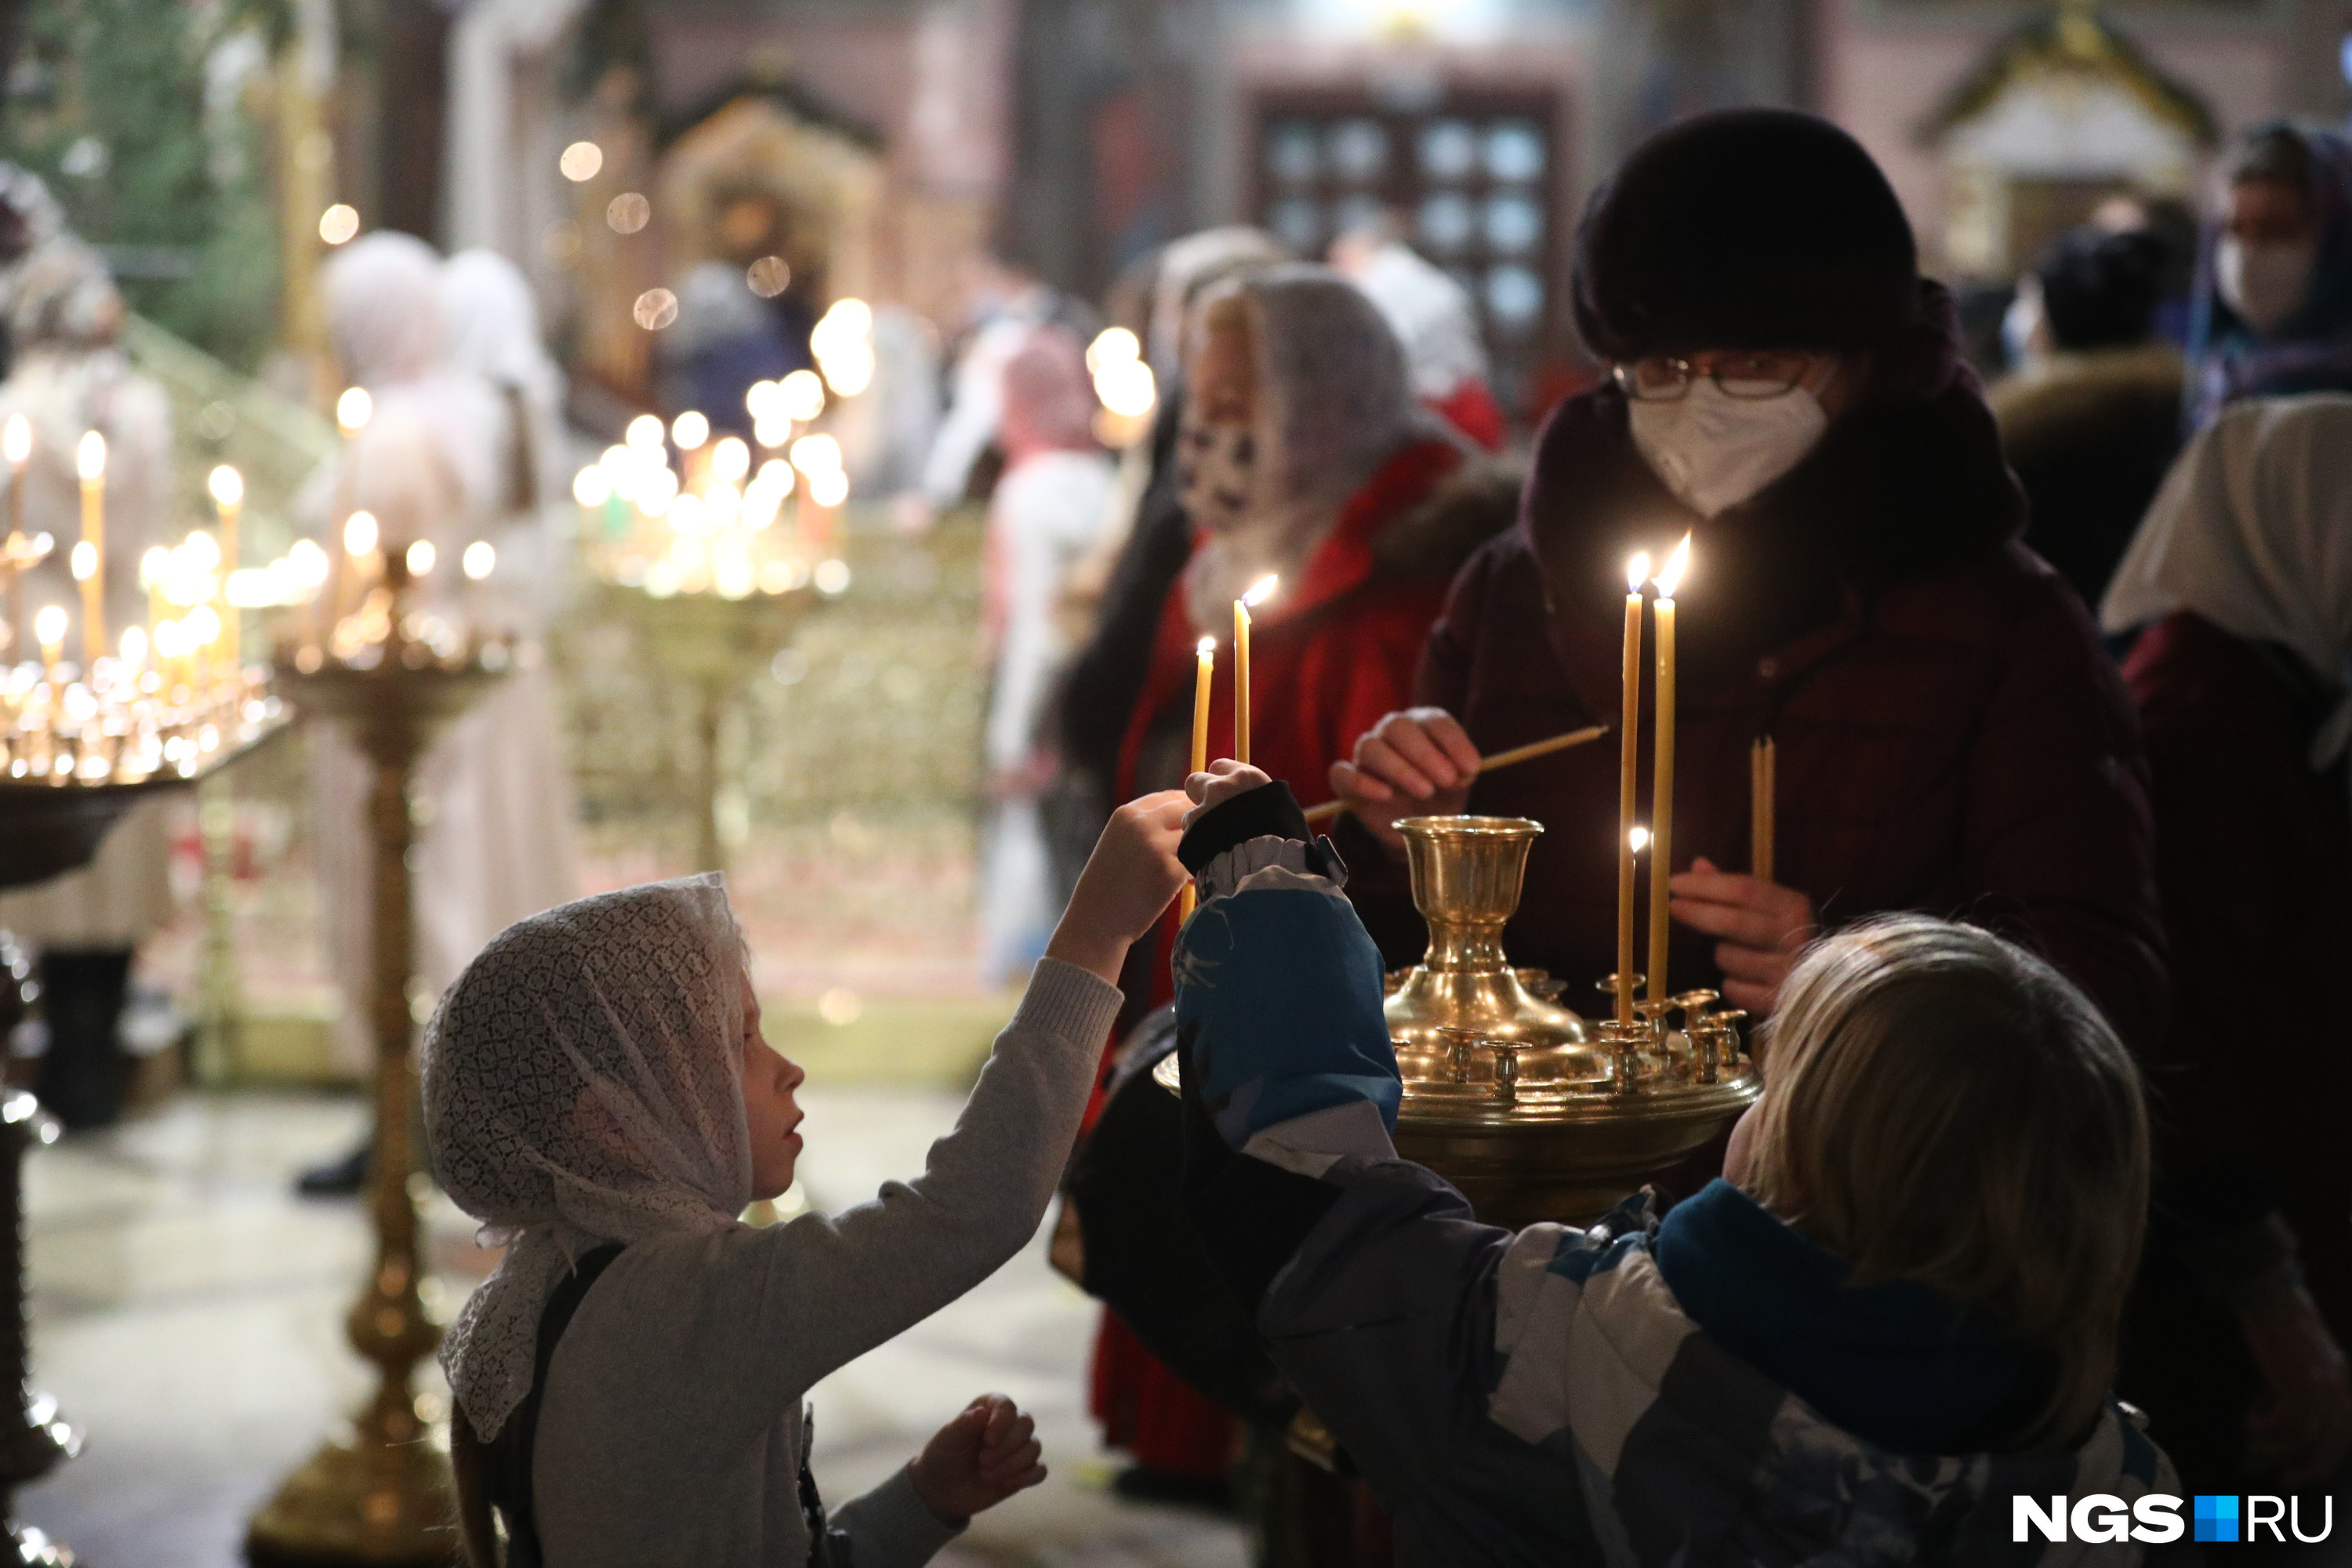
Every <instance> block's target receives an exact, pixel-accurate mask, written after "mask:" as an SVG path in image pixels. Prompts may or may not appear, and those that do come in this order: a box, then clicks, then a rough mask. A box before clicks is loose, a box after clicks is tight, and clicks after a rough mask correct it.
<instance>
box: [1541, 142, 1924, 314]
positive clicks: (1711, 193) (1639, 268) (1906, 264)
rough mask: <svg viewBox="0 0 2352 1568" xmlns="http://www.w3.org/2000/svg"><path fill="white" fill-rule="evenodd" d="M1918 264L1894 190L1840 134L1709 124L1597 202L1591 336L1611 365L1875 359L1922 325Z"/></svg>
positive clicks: (1583, 307) (1584, 291)
mask: <svg viewBox="0 0 2352 1568" xmlns="http://www.w3.org/2000/svg"><path fill="white" fill-rule="evenodd" d="M1918 260H1919V258H1918V251H1917V247H1916V246H1915V244H1914V243H1913V240H1912V237H1911V224H1910V220H1909V219H1907V218H1906V217H1905V216H1904V214H1903V206H1902V204H1901V203H1900V202H1898V201H1896V200H1895V190H1894V187H1892V186H1891V185H1889V184H1887V183H1886V176H1885V174H1881V173H1880V172H1879V168H1878V165H1877V164H1876V163H1873V162H1872V161H1871V157H1870V154H1869V153H1865V152H1864V151H1863V148H1862V144H1861V143H1860V142H1856V141H1855V140H1854V139H1853V137H1851V136H1849V135H1847V134H1846V133H1845V132H1843V131H1841V130H1839V129H1838V128H1837V127H1836V126H1834V125H1832V124H1831V123H1830V122H1829V121H1826V120H1821V119H1817V118H1815V117H1814V116H1812V115H1810V114H1799V113H1797V112H1795V111H1793V110H1785V109H1735V110H1724V111H1721V112H1718V113H1713V114H1701V115H1696V116H1694V117H1692V118H1691V119H1688V120H1685V121H1680V122H1678V123H1676V124H1674V125H1670V126H1668V127H1667V128H1666V129H1665V130H1664V131H1661V132H1658V133H1657V134H1656V135H1654V136H1653V137H1651V138H1650V139H1649V140H1648V141H1647V142H1643V144H1642V145H1641V146H1640V147H1638V148H1636V149H1635V150H1634V152H1633V156H1632V157H1631V158H1628V159H1627V160H1626V161H1625V165H1624V167H1623V168H1622V169H1620V170H1619V171H1618V172H1617V174H1615V176H1614V177H1612V179H1610V180H1609V181H1608V182H1607V183H1606V184H1603V185H1601V188H1600V189H1598V190H1596V191H1595V192H1593V194H1592V199H1591V202H1590V203H1588V204H1587V205H1586V206H1585V209H1584V221H1583V223H1582V225H1581V226H1580V228H1579V229H1578V231H1577V237H1576V274H1575V279H1574V284H1573V286H1574V291H1575V300H1576V324H1577V327H1578V329H1579V330H1580V331H1582V332H1583V334H1584V341H1585V342H1586V343H1587V344H1589V345H1590V346H1591V349H1592V351H1593V352H1594V353H1597V354H1600V355H1601V356H1602V357H1603V358H1605V359H1612V360H1628V359H1637V358H1639V357H1641V356H1642V355H1643V354H1654V353H1691V352H1694V351H1696V350H1700V349H1725V348H1747V349H1866V348H1871V347H1874V346H1876V345H1878V344H1882V343H1885V342H1888V341H1890V340H1892V339H1894V338H1895V337H1897V336H1899V335H1901V334H1902V332H1903V331H1905V330H1906V328H1907V327H1908V326H1909V325H1910V324H1911V321H1912V315H1913V311H1914V309H1915V306H1916V300H1917V298H1918Z"/></svg>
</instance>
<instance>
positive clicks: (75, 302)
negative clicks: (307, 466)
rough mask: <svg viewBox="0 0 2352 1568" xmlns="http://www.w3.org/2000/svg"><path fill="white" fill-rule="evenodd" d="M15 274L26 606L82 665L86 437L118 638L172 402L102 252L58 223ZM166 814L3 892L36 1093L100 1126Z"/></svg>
mask: <svg viewBox="0 0 2352 1568" xmlns="http://www.w3.org/2000/svg"><path fill="white" fill-rule="evenodd" d="M25 178H26V179H29V178H30V176H25ZM8 282H9V297H8V332H9V336H10V338H11V340H12V342H13V343H14V346H15V364H14V366H13V368H12V370H11V372H10V374H9V376H8V379H7V381H6V382H5V383H0V424H5V421H6V420H7V419H9V418H11V417H14V416H20V415H21V416H23V417H24V418H25V419H26V420H27V421H28V422H29V425H30V428H31V432H32V437H33V441H32V453H31V457H30V458H29V459H28V461H27V463H26V468H25V474H24V481H23V482H24V485H25V527H26V531H28V532H33V533H41V532H46V533H47V534H49V535H50V536H51V537H52V538H53V539H54V540H55V541H56V545H55V548H53V549H52V550H51V551H50V552H49V557H48V559H47V561H46V562H44V563H42V564H41V565H40V566H39V567H38V568H37V569H36V570H35V571H33V572H31V573H29V574H26V579H25V585H24V595H23V599H24V604H25V609H26V616H27V618H29V617H30V616H32V615H33V614H34V613H35V612H36V611H37V610H38V609H39V608H40V607H41V606H44V605H64V606H66V607H67V609H68V611H69V612H70V614H71V616H72V625H71V629H70V631H69V632H68V637H67V641H66V649H67V658H68V660H69V661H70V662H72V663H74V664H76V665H79V664H80V663H81V662H82V630H81V618H82V617H81V597H80V587H79V584H77V583H76V582H75V581H74V579H73V576H72V574H71V572H70V570H69V568H68V560H69V557H70V555H71V552H72V550H73V546H74V543H75V542H76V541H78V540H79V538H80V537H81V520H80V509H81V479H80V474H79V467H78V460H79V449H80V447H81V442H82V437H83V436H84V434H85V433H86V432H89V431H93V430H94V431H96V432H98V434H99V435H100V437H103V438H104V439H105V443H106V468H105V476H106V585H107V603H106V615H107V625H108V626H110V628H113V629H114V631H115V632H116V633H118V634H119V632H120V630H121V628H122V627H125V626H144V625H145V624H146V620H147V604H146V599H145V596H144V595H142V592H141V591H140V586H139V558H140V556H141V554H142V552H145V550H146V549H147V547H148V546H149V545H152V544H159V543H168V542H175V541H174V539H173V537H172V536H173V522H174V521H175V520H174V519H173V516H172V515H171V500H172V493H171V492H172V415H171V405H170V404H169V402H168V401H167V399H166V398H165V396H164V393H163V388H162V387H160V386H158V385H156V384H154V383H153V382H152V381H150V380H148V379H147V378H146V377H145V376H143V375H141V374H138V373H136V372H135V371H133V370H132V369H131V364H130V362H129V361H128V360H127V359H126V358H125V357H124V356H123V353H122V351H121V348H119V347H118V346H117V343H116V340H117V339H118V338H119V336H120V335H121V331H122V323H123V319H124V311H123V304H122V296H121V293H120V292H118V291H117V289H115V286H114V279H112V278H111V277H110V276H109V275H108V273H107V270H106V265H105V263H104V262H103V261H102V260H100V258H99V255H98V252H97V251H95V250H93V249H91V248H90V247H89V246H87V245H85V244H83V243H82V242H81V241H80V240H79V239H77V238H75V237H73V236H72V235H71V234H69V233H66V232H64V231H63V230H62V229H59V228H55V227H52V228H51V229H49V230H48V231H47V237H45V238H42V239H40V240H39V241H37V243H36V244H35V245H34V246H33V247H32V249H30V250H29V251H28V252H27V253H26V255H25V256H24V257H23V258H22V259H21V260H19V261H18V262H17V263H16V265H15V266H14V267H13V268H11V276H10V278H9V280H8ZM13 630H14V632H15V635H16V642H15V643H14V645H13V646H11V647H9V649H8V651H7V655H6V657H7V659H8V661H9V662H10V663H19V662H22V661H24V660H26V659H36V658H39V657H40V651H39V649H38V648H37V647H35V646H34V643H33V638H32V635H31V631H30V628H29V627H16V628H13ZM110 641H111V639H110ZM172 813H173V802H171V801H170V800H168V799H163V798H156V799H152V800H149V801H147V802H145V803H143V804H142V805H137V806H134V807H133V808H132V809H131V811H130V812H128V813H126V814H125V815H124V816H123V817H122V819H121V821H120V822H118V823H116V824H115V826H114V828H113V830H112V831H111V832H110V833H109V834H108V835H107V837H106V840H105V842H104V843H103V844H101V845H100V847H99V851H98V855H97V858H95V859H94V860H92V861H91V862H90V864H89V866H87V867H85V868H82V869H81V870H79V871H69V872H68V873H66V874H65V875H64V876H62V877H58V878H56V879H53V880H51V881H48V882H45V883H43V884H41V885H40V886H38V887H37V888H33V889H27V890H26V891H23V892H19V893H12V894H9V895H7V896H6V897H5V898H0V926H5V927H6V928H7V929H8V930H10V931H14V932H15V933H16V935H17V936H18V937H19V938H20V939H22V940H24V941H26V942H29V943H30V944H31V945H32V946H33V947H34V948H35V949H36V950H37V952H38V953H39V955H40V961H41V979H42V988H43V1002H42V1012H43V1016H44V1018H45V1020H46V1023H47V1033H48V1049H47V1053H46V1054H45V1056H44V1057H43V1059H42V1063H41V1069H40V1076H39V1080H38V1092H39V1094H40V1096H41V1099H42V1100H44V1101H45V1102H47V1104H48V1106H49V1107H50V1109H51V1110H55V1111H56V1112H57V1113H58V1116H59V1117H61V1118H62V1119H63V1120H64V1121H65V1122H66V1124H67V1125H68V1126H69V1127H95V1126H102V1125H104V1124H105V1123H107V1122H110V1121H113V1120H114V1118H115V1115H116V1112H117V1111H118V1110H119V1109H120V1099H121V1087H120V1086H121V1065H120V1063H121V1058H120V1056H119V1054H118V1050H117V1035H118V1032H119V1030H120V1027H121V1016H122V1008H123V1002H124V999H125V996H126V994H127V990H128V986H129V984H130V978H131V960H132V957H133V954H134V952H135V950H136V949H137V947H138V945H139V944H140V943H141V942H143V941H144V940H145V939H146V938H147V936H148V935H149V934H150V933H151V932H152V931H154V929H155V928H156V927H157V926H159V925H161V924H162V923H163V921H165V920H166V919H168V918H169V917H170V915H171V912H172V888H171V834H170V821H171V816H172Z"/></svg>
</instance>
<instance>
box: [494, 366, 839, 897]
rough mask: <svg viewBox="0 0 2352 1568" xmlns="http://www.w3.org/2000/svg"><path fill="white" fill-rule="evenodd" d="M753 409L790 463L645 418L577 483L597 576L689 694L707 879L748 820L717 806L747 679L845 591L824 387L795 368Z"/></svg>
mask: <svg viewBox="0 0 2352 1568" xmlns="http://www.w3.org/2000/svg"><path fill="white" fill-rule="evenodd" d="M812 390H813V391H814V396H813V397H812V395H811V393H812ZM746 402H747V404H749V405H750V411H751V414H752V416H753V418H754V420H755V421H756V425H755V428H754V431H753V434H754V436H755V437H756V438H757V440H758V442H759V445H760V447H761V450H763V451H764V450H781V451H782V452H783V453H784V456H782V457H772V458H766V459H765V460H756V455H755V453H754V452H753V450H752V448H751V446H749V445H748V444H747V443H745V442H744V441H743V440H742V439H741V438H740V437H736V436H720V437H718V438H717V439H715V440H714V439H713V438H712V430H711V425H710V421H709V419H708V418H707V417H706V416H704V415H702V414H701V413H699V412H698V411H695V410H688V411H687V412H686V413H684V414H681V415H679V416H677V418H676V419H674V420H672V421H671V422H670V424H669V425H668V426H664V425H663V424H662V422H661V421H660V420H659V419H657V418H656V417H655V416H652V415H650V414H646V415H640V416H637V417H636V418H635V419H633V420H631V421H630V423H629V425H628V427H627V430H626V431H625V436H624V439H623V442H622V444H621V445H618V446H614V447H607V448H606V449H605V451H604V455H603V456H602V457H601V458H598V459H597V461H596V462H594V463H593V464H591V465H589V466H588V467H586V468H582V469H581V470H580V472H579V473H578V474H577V475H576V476H575V477H574V478H573V479H572V499H573V500H575V501H577V502H578V503H579V504H580V506H581V508H582V510H583V513H584V516H583V527H582V530H581V536H582V540H583V546H584V549H585V553H586V558H587V565H588V567H589V570H590V572H591V573H592V574H593V575H594V576H595V577H596V578H598V579H600V580H601V582H602V583H603V584H604V592H605V594H606V595H608V597H609V598H610V600H611V602H612V605H613V607H614V610H615V611H616V612H617V613H618V615H619V616H622V617H623V618H625V620H627V621H628V622H630V623H632V624H633V625H634V626H635V630H636V633H637V639H636V640H637V644H638V646H639V647H640V648H641V649H642V651H643V653H644V654H645V656H646V659H647V661H648V662H649V663H651V664H652V665H654V666H655V667H656V668H659V669H660V670H661V671H663V672H664V673H665V674H666V675H667V676H669V677H671V678H672V679H676V680H677V681H678V682H679V683H681V684H683V685H684V686H686V687H687V688H688V692H689V693H690V696H689V699H688V700H689V701H690V702H691V704H692V706H693V710H694V720H695V722H694V735H695V752H696V755H695V758H694V763H693V768H692V776H694V777H695V778H696V780H697V788H696V792H695V793H696V795H697V800H698V807H699V809H698V812H697V815H696V822H695V842H694V847H693V850H692V854H693V858H694V864H695V868H696V869H698V870H719V869H722V868H724V867H725V865H726V858H727V850H728V843H729V839H730V825H731V824H735V823H738V822H740V816H739V815H738V814H735V813H732V812H730V811H728V810H725V809H723V806H722V803H723V799H724V797H725V796H726V795H727V794H728V792H729V789H730V778H731V777H732V774H733V768H732V766H731V764H730V762H729V761H728V760H727V759H726V758H724V757H722V755H721V752H722V749H723V748H722V745H721V737H722V734H723V732H724V731H725V729H726V724H725V720H726V717H727V715H728V713H729V711H730V709H731V707H732V705H733V704H734V703H735V701H736V700H737V699H738V697H739V695H740V691H741V689H742V686H743V684H744V682H745V681H746V680H748V679H750V678H751V675H752V674H753V673H754V672H755V671H757V670H759V669H761V668H764V667H765V666H766V665H767V664H768V663H769V661H770V660H772V658H774V657H775V655H776V654H777V653H778V652H780V651H781V650H782V648H783V647H784V646H785V645H786V644H787V643H789V642H790V641H791V640H792V638H793V637H794V636H795V635H796V633H797V631H798V628H799V626H800V622H801V619H802V617H803V616H805V615H806V614H807V613H808V612H809V611H810V610H811V609H812V608H814V607H815V606H816V605H820V604H824V603H829V602H831V601H834V600H836V599H839V598H840V597H841V596H842V595H844V594H845V593H847V592H848V590H849V585H850V571H849V565H848V563H847V562H845V561H844V560H843V559H842V558H841V556H840V554H839V553H838V551H837V548H836V542H835V520H836V518H837V516H838V513H839V511H840V510H841V508H842V506H843V505H844V504H845V502H846V501H847V500H848V497H849V478H848V474H847V471H846V469H845V467H844V463H845V458H844V455H843V453H842V449H841V444H840V442H838V441H837V440H835V438H834V437H831V436H829V435H825V434H824V433H822V432H813V431H808V430H806V429H805V426H806V425H807V423H808V422H809V421H811V420H813V419H814V418H816V417H817V416H818V415H819V414H821V413H822V412H823V410H824V385H823V384H822V383H821V382H819V381H818V380H817V378H816V376H815V375H814V373H804V372H797V371H796V372H794V373H793V374H792V375H788V376H786V377H784V378H783V380H782V382H781V383H762V384H760V385H759V386H755V387H754V388H753V389H752V391H751V395H750V396H749V397H748V398H747V399H746ZM673 450H675V451H676V453H677V464H676V466H675V467H673V466H672V462H671V453H672V451H673ZM485 548H487V546H485Z"/></svg>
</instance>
